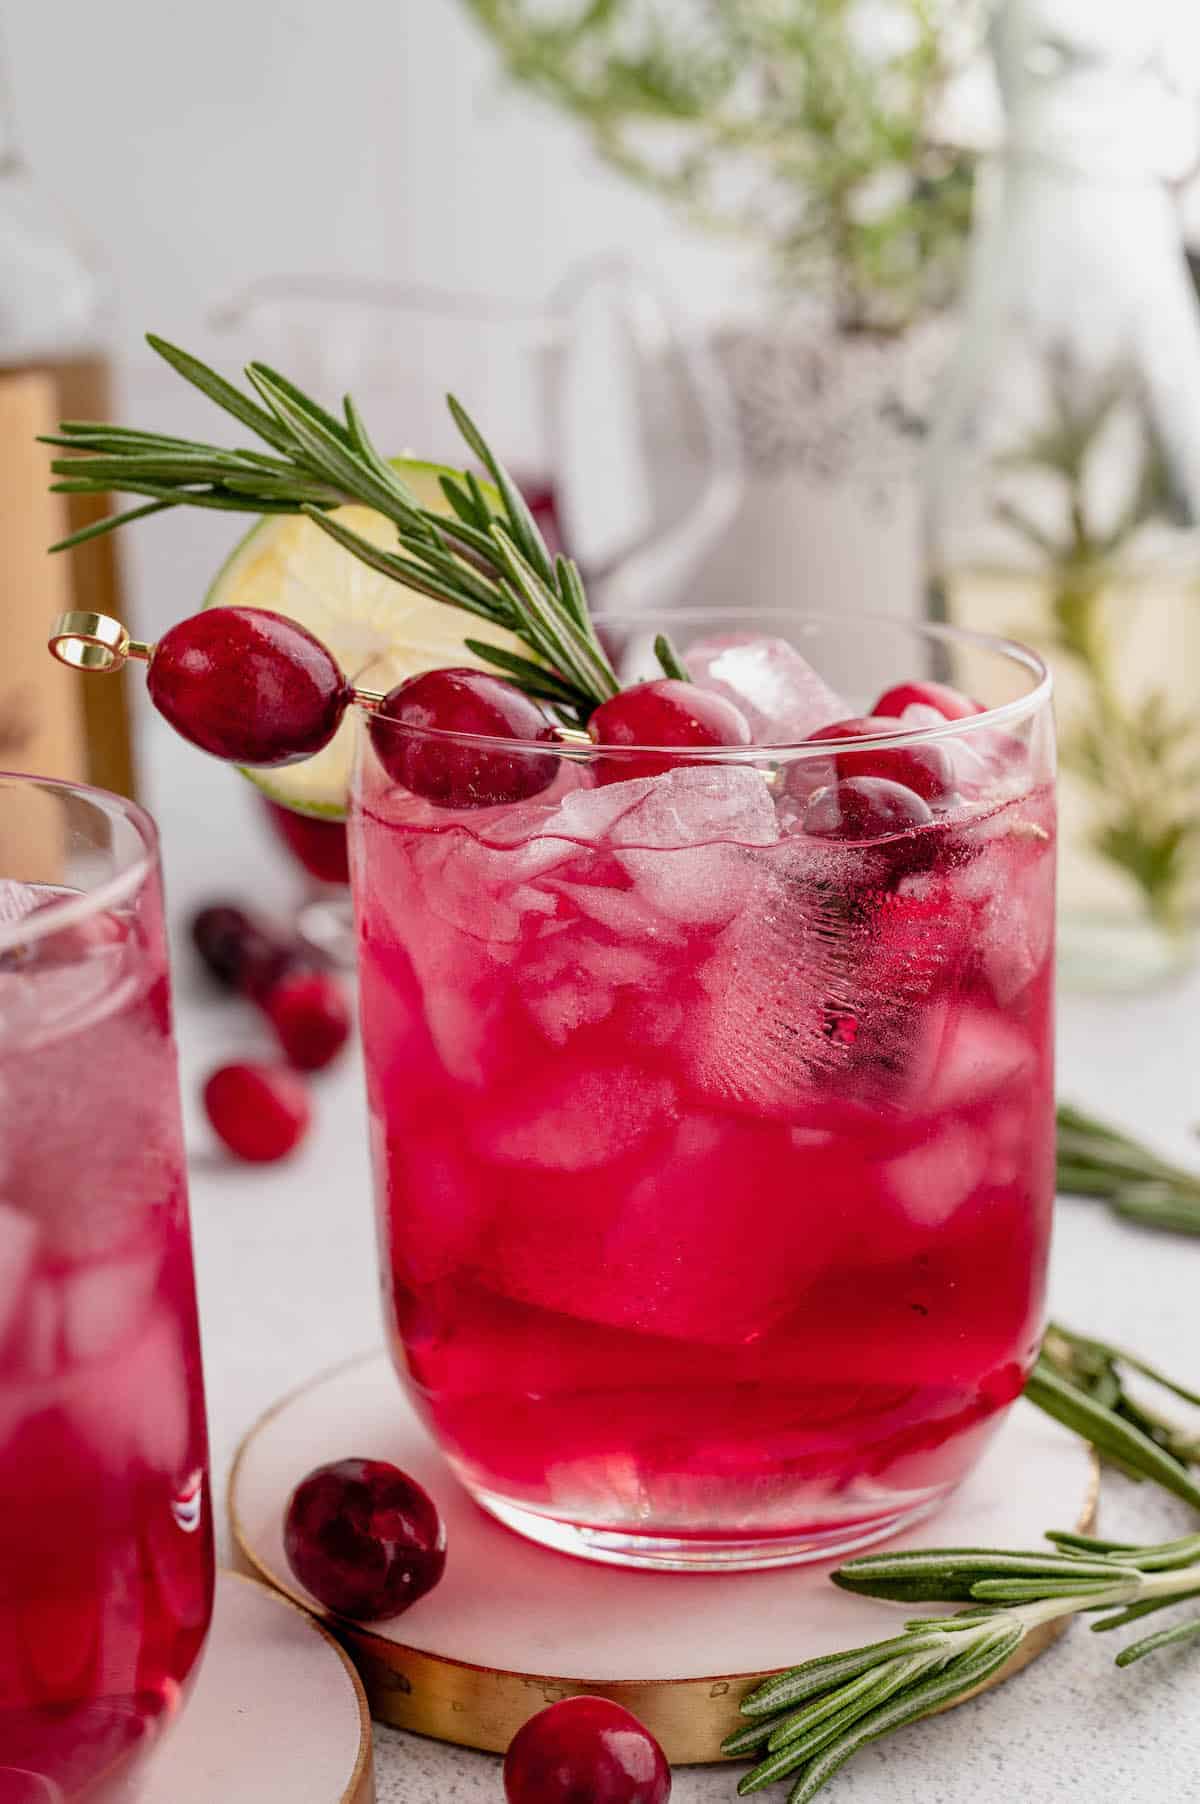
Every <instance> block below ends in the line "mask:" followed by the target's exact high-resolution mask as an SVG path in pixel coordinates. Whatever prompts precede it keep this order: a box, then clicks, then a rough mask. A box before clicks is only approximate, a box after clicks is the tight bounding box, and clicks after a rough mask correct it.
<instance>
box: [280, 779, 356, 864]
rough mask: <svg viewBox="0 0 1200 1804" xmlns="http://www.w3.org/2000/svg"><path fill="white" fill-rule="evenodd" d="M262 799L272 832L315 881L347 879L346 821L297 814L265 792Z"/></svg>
mask: <svg viewBox="0 0 1200 1804" xmlns="http://www.w3.org/2000/svg"><path fill="white" fill-rule="evenodd" d="M262 802H263V807H264V808H265V809H266V811H267V814H268V816H269V817H270V821H271V825H272V827H274V829H275V832H276V833H277V834H278V836H279V838H280V839H281V840H282V841H283V843H284V845H285V846H286V847H287V849H288V851H289V852H290V853H291V854H292V856H293V858H295V859H296V860H297V861H298V862H299V863H300V864H302V865H303V866H304V869H305V870H306V871H307V872H308V874H309V876H310V877H315V878H316V880H317V882H318V883H337V884H345V883H349V881H350V853H349V847H348V846H347V843H346V823H345V821H339V820H323V819H322V818H321V817H320V816H319V815H315V814H299V813H297V811H296V810H295V809H294V808H284V807H283V806H282V804H281V803H279V802H272V801H270V800H269V799H268V797H266V796H263V798H262Z"/></svg>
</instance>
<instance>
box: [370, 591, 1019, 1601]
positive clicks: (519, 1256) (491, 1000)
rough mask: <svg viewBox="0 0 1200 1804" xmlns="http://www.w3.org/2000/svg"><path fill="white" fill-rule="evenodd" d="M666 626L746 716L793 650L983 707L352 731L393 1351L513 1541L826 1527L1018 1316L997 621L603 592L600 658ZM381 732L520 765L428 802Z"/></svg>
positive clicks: (865, 1504)
mask: <svg viewBox="0 0 1200 1804" xmlns="http://www.w3.org/2000/svg"><path fill="white" fill-rule="evenodd" d="M660 625H661V626H667V627H669V629H670V631H671V634H672V637H673V639H674V641H675V644H676V645H677V646H678V647H679V648H680V649H681V650H683V651H684V653H685V655H688V656H689V661H690V662H691V663H692V668H693V670H695V668H696V663H697V660H698V661H700V662H702V663H703V664H704V666H705V668H706V670H707V671H708V673H709V678H710V680H712V681H714V682H715V683H717V684H719V683H720V681H721V680H722V674H723V671H725V670H726V669H728V670H729V671H730V672H731V673H732V674H733V675H734V676H735V677H736V679H737V681H736V683H735V685H734V686H735V688H736V687H737V686H738V685H739V684H741V685H743V686H744V685H745V684H746V683H747V682H748V683H749V684H750V685H751V687H756V693H757V694H758V697H759V700H760V702H761V718H760V720H758V721H757V722H756V723H754V724H755V725H756V728H757V730H756V734H755V737H756V738H757V739H767V740H768V741H769V740H770V739H771V738H772V737H779V738H780V739H781V740H785V739H786V733H785V732H779V731H778V723H779V722H780V721H786V719H787V714H788V708H789V705H790V700H791V699H795V700H796V701H797V702H798V704H801V705H806V704H807V702H808V701H810V700H811V695H809V694H807V693H805V694H800V693H798V694H797V695H796V696H795V697H794V698H790V697H789V686H790V685H793V684H794V685H798V689H799V690H800V691H804V690H805V686H806V685H807V684H808V682H809V678H810V677H811V671H809V672H808V675H807V676H806V675H805V674H804V672H805V669H806V668H807V667H801V665H800V662H799V660H798V659H796V657H795V651H794V650H793V649H790V648H796V649H798V650H799V651H800V652H801V653H803V656H804V658H805V659H807V660H808V663H809V664H810V665H812V666H814V667H815V668H816V670H817V671H818V672H819V673H820V676H821V677H822V678H823V679H824V682H825V684H827V685H828V686H829V692H830V694H831V696H832V702H831V706H832V709H833V711H834V713H836V712H837V710H838V709H839V708H840V713H841V714H842V715H843V716H845V715H853V714H856V713H858V714H869V713H870V712H871V711H872V704H873V700H874V698H876V697H878V696H879V694H880V692H881V691H883V690H885V689H888V688H890V687H891V686H892V685H894V684H895V683H897V682H898V681H900V680H901V679H905V678H913V677H933V678H936V679H941V680H948V681H950V682H953V683H954V684H956V685H957V687H958V688H959V689H961V690H963V691H965V692H966V693H967V694H968V695H972V696H977V697H978V698H979V699H980V701H981V702H982V703H983V704H985V708H986V711H984V712H981V713H975V714H971V715H969V716H967V717H966V718H963V719H959V720H947V719H944V718H941V717H940V716H939V715H937V714H936V713H933V712H932V710H930V709H928V708H925V709H922V708H921V707H920V705H919V704H918V706H917V709H916V712H915V713H914V712H911V711H910V712H908V713H905V714H904V715H903V718H901V719H893V720H890V721H888V722H887V723H886V724H887V726H888V727H890V728H891V729H893V731H895V730H896V729H898V730H899V732H900V735H901V736H900V737H895V736H891V737H889V738H887V739H884V738H882V737H876V738H874V739H872V738H870V737H867V738H864V739H862V740H861V741H855V743H854V750H853V751H848V750H846V749H845V748H842V749H838V748H835V747H831V746H829V745H827V744H824V743H820V742H818V743H807V744H792V745H789V744H787V743H780V744H770V743H760V744H754V745H751V746H747V747H745V748H739V749H737V750H736V751H731V750H730V749H728V748H721V749H720V750H717V751H700V752H696V751H692V752H689V753H688V754H687V755H686V756H685V755H682V754H680V755H676V754H672V753H665V752H663V751H661V750H655V751H653V752H652V753H648V752H644V751H643V752H639V751H637V750H636V749H633V750H625V749H618V748H615V747H612V746H609V745H606V746H603V747H592V746H584V745H581V746H578V747H567V748H565V749H561V750H556V751H555V752H553V753H549V754H548V753H547V752H546V750H545V748H544V746H542V747H539V748H538V749H537V750H534V749H533V748H528V749H525V750H522V749H521V748H519V747H518V748H514V744H513V742H512V741H511V740H505V741H498V742H489V741H485V740H479V741H477V742H474V743H472V741H471V740H470V739H469V738H468V737H467V736H455V735H448V734H446V733H440V732H437V731H436V730H432V729H426V730H423V731H418V730H417V729H414V728H411V727H402V726H399V725H391V726H386V727H385V726H384V725H383V723H381V722H378V721H377V722H376V726H375V729H374V734H375V735H376V737H374V739H372V738H370V737H369V736H368V735H366V734H363V735H362V736H361V740H362V744H361V748H360V756H359V763H358V772H357V779H356V789H355V795H354V802H353V818H352V833H351V842H352V865H353V884H354V889H355V900H356V908H357V915H358V930H359V941H360V968H361V986H362V1018H363V1035H364V1044H365V1053H366V1063H367V1076H368V1085H369V1093H370V1106H371V1124H372V1137H373V1153H374V1161H375V1174H376V1186H377V1198H378V1210H379V1223H380V1242H381V1255H382V1260H383V1273H384V1292H385V1297H386V1301H387V1310H388V1316H389V1324H390V1329H391V1335H392V1345H393V1350H394V1354H395V1357H396V1361H397V1365H398V1368H399V1370H400V1372H401V1374H402V1375H403V1377H404V1380H405V1383H406V1384H407V1386H408V1388H409V1390H410V1393H411V1394H412V1396H413V1397H414V1399H415V1400H416V1402H417V1404H418V1406H419V1408H420V1409H421V1411H422V1413H423V1414H424V1416H425V1419H426V1420H427V1422H428V1423H429V1424H430V1426H431V1428H432V1429H433V1432H434V1433H435V1435H436V1436H437V1438H438V1440H439V1442H440V1444H441V1446H442V1448H443V1449H444V1451H445V1453H446V1454H447V1456H448V1458H449V1459H450V1461H451V1463H452V1465H453V1466H454V1469H455V1470H456V1472H457V1473H458V1475H459V1476H460V1478H461V1479H462V1480H463V1482H464V1483H465V1484H466V1485H467V1487H468V1488H469V1489H470V1490H471V1491H472V1493H473V1494H474V1495H475V1497H476V1498H477V1499H478V1500H479V1501H480V1502H481V1503H482V1504H483V1505H484V1507H485V1508H487V1509H489V1510H490V1511H492V1513H493V1514H495V1515H496V1516H498V1517H499V1518H500V1519H501V1520H502V1521H504V1522H506V1523H508V1524H509V1525H510V1526H511V1527H513V1528H516V1529H518V1530H520V1531H521V1532H522V1533H524V1534H526V1535H528V1536H530V1537H532V1538H533V1539H535V1540H538V1541H541V1542H543V1543H545V1544H547V1545H549V1546H553V1547H556V1548H559V1549H562V1550H564V1551H568V1552H574V1553H579V1554H584V1555H586V1556H588V1557H591V1558H598V1559H608V1560H612V1561H616V1562H619V1563H624V1564H633V1565H647V1566H668V1567H672V1566H673V1567H679V1568H687V1569H714V1568H716V1569H730V1568H736V1567H753V1566H759V1565H768V1564H772V1563H782V1562H787V1561H794V1560H797V1559H803V1558H813V1557H826V1556H829V1555H833V1554H841V1553H844V1552H846V1551H847V1550H848V1549H851V1548H854V1547H859V1546H862V1545H864V1544H866V1543H868V1542H870V1541H872V1540H875V1539H877V1538H879V1537H880V1536H882V1535H884V1534H886V1533H889V1532H892V1531H894V1530H895V1529H897V1528H899V1527H901V1526H903V1525H904V1524H905V1523H907V1522H910V1521H912V1520H914V1519H915V1518H916V1517H917V1516H919V1515H921V1514H922V1513H924V1512H926V1511H927V1510H929V1509H931V1508H932V1507H934V1506H935V1505H936V1503H937V1502H938V1501H939V1500H940V1499H941V1498H942V1497H944V1496H945V1495H946V1494H947V1492H948V1491H949V1490H950V1489H951V1488H952V1487H953V1486H954V1485H955V1484H957V1483H958V1481H959V1480H960V1479H961V1478H962V1477H963V1476H964V1474H965V1473H966V1471H967V1470H968V1469H969V1467H970V1466H971V1464H972V1463H973V1462H974V1460H975V1459H976V1457H977V1456H978V1453H979V1451H980V1449H981V1447H982V1445H983V1442H984V1440H985V1439H986V1437H987V1436H988V1434H989V1433H990V1432H991V1430H992V1429H993V1428H994V1427H995V1426H996V1424H997V1423H998V1422H999V1420H1000V1419H1001V1418H1002V1415H1003V1412H1004V1411H1005V1409H1006V1407H1007V1406H1008V1405H1009V1404H1010V1403H1011V1402H1012V1401H1013V1400H1014V1399H1015V1397H1016V1396H1017V1395H1018V1394H1019V1392H1020V1390H1021V1388H1022V1385H1023V1383H1024V1380H1025V1377H1026V1375H1027V1373H1028V1370H1029V1367H1030V1365H1031V1363H1032V1360H1033V1358H1034V1356H1035V1353H1036V1349H1037V1345H1038V1341H1039V1338H1040V1332H1041V1326H1042V1291H1043V1279H1044V1272H1045V1263H1046V1254H1047V1248H1048V1241H1049V1227H1050V1208H1051V1201H1052V1195H1053V1072H1052V1051H1051V1039H1052V1026H1051V1003H1052V945H1053V889H1054V807H1053V733H1052V725H1051V717H1050V709H1049V683H1048V679H1047V678H1046V676H1045V672H1044V670H1043V668H1042V666H1041V665H1040V664H1039V662H1038V660H1037V659H1036V658H1035V657H1033V656H1032V655H1031V654H1029V653H1026V652H1024V651H1022V650H1020V649H1019V648H1017V647H1014V646H1010V645H1008V644H1006V643H1004V642H1002V641H999V640H989V639H985V638H982V637H977V636H973V635H970V634H962V633H955V632H952V631H950V630H949V629H945V628H937V627H924V628H922V627H914V626H908V625H906V624H901V623H899V622H895V621H889V620H884V619H875V620H871V619H854V618H841V619H819V618H812V619H804V618H802V617H795V616H793V617H789V618H781V617H779V616H771V617H755V616H754V615H752V614H749V613H741V614H739V615H737V616H736V617H732V618H726V619H721V618H720V617H719V616H716V615H704V616H695V615H693V616H686V615H677V616H675V617H673V618H670V619H663V620H662V621H655V620H653V619H651V618H647V617H645V616H642V617H639V618H636V619H631V620H627V621H620V620H609V621H601V623H600V630H601V636H602V638H603V639H604V642H605V645H606V649H607V650H608V651H609V652H610V654H611V656H612V659H613V663H614V666H615V668H616V669H617V671H618V673H619V675H620V677H621V679H622V681H623V682H625V683H628V682H630V681H634V680H636V679H637V678H638V677H639V676H641V675H645V676H650V675H653V674H654V665H653V661H652V659H651V657H650V647H651V643H652V637H653V633H654V631H655V630H656V628H657V627H658V626H660ZM748 647H749V648H750V649H747V648H748ZM747 658H748V659H749V660H750V663H749V665H747V663H746V660H747ZM723 659H732V663H729V664H727V665H726V664H723V663H722V660H723ZM756 659H757V666H755V660H756ZM741 699H743V700H744V694H743V695H742V697H741ZM829 717H831V716H829ZM772 721H774V723H775V728H776V730H775V731H774V732H773V731H772ZM380 732H385V733H394V734H396V735H408V737H409V739H410V741H412V747H413V749H414V751H415V752H419V754H420V756H422V757H433V758H441V757H445V756H449V757H452V758H467V759H470V758H473V757H475V756H477V755H478V756H481V757H486V756H488V755H489V752H490V753H491V754H493V755H494V754H495V753H496V752H497V751H500V750H502V751H503V754H504V756H505V757H506V758H507V759H510V760H519V759H521V758H526V759H529V760H542V761H545V760H546V759H547V757H550V758H553V759H555V760H557V769H556V774H555V776H554V780H553V783H552V784H551V785H550V786H549V787H545V786H544V778H543V777H537V778H535V779H534V780H533V781H531V783H530V785H529V786H528V787H529V791H531V792H538V791H540V793H532V795H531V799H526V800H522V801H516V802H509V803H504V804H500V805H494V806H490V807H483V808H480V807H475V808H461V809H460V808H454V807H447V806H445V805H438V804H435V803H433V802H430V801H428V800H422V799H419V798H418V797H417V796H415V795H413V794H411V793H409V792H408V791H407V790H406V789H405V788H403V787H402V786H401V785H399V784H398V783H397V782H395V781H394V780H393V778H392V777H390V776H389V775H388V772H387V770H385V768H384V764H383V763H382V762H381V761H380V758H379V756H378V746H379V744H380V743H381V742H380V740H379V738H378V737H377V735H378V734H379V733H380ZM798 736H802V735H798ZM906 756H907V757H908V760H909V763H908V766H906V767H905V768H907V769H909V770H910V773H911V772H912V771H916V772H918V773H921V772H923V773H924V776H923V777H921V779H920V782H919V784H918V787H921V786H924V787H925V789H926V790H927V793H928V794H929V795H930V796H931V798H932V800H931V805H930V806H929V807H924V808H923V809H922V810H920V811H919V812H918V811H917V810H914V811H913V818H911V819H908V820H904V819H897V820H896V821H894V822H893V823H892V825H891V826H886V825H885V826H883V827H880V826H878V825H876V826H872V825H871V824H870V822H864V823H860V824H859V826H858V827H857V828H853V824H852V823H850V824H849V827H850V828H851V829H852V830H848V826H847V823H845V822H839V820H838V819H837V818H834V817H832V816H830V817H829V818H825V817H826V815H827V814H828V808H825V809H824V812H823V806H817V805H816V804H814V801H813V798H814V796H815V795H816V794H817V792H819V791H821V790H823V789H825V790H826V793H827V794H828V793H833V792H832V791H829V790H828V789H827V786H828V785H830V784H831V782H832V781H833V780H834V778H835V777H846V776H849V775H850V774H852V773H854V772H857V773H859V774H862V773H869V772H870V771H871V770H872V769H875V768H876V767H878V770H880V771H885V772H886V771H891V772H892V773H893V774H894V773H895V771H896V770H897V769H898V768H900V767H898V766H897V765H896V764H895V760H896V759H897V758H900V759H901V760H903V759H904V758H905V757H906ZM855 758H857V759H858V760H859V762H858V763H857V764H855V763H854V762H853V760H854V759H855ZM881 758H882V763H881V762H880V759H881ZM889 758H890V759H891V760H892V763H891V764H890V765H889V764H888V760H889ZM872 760H874V764H872ZM388 762H389V764H390V765H391V766H392V768H393V769H395V768H396V761H395V760H393V759H390V758H389V760H388ZM930 773H932V775H930ZM913 781H914V782H916V781H918V778H917V777H914V778H913ZM514 787H515V788H516V789H519V788H520V787H521V786H520V784H517V785H515V786H514ZM914 800H915V798H914Z"/></svg>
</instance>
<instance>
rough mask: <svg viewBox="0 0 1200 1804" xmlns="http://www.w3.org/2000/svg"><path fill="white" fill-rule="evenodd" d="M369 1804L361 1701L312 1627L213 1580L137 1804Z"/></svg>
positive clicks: (227, 1576)
mask: <svg viewBox="0 0 1200 1804" xmlns="http://www.w3.org/2000/svg"><path fill="white" fill-rule="evenodd" d="M285 1798H286V1799H287V1804H375V1782H374V1775H373V1770H372V1760H371V1723H370V1718H369V1717H368V1715H367V1704H366V1698H365V1697H364V1695H363V1690H362V1687H361V1685H360V1684H359V1682H358V1678H357V1675H356V1674H355V1672H354V1669H353V1667H352V1666H351V1665H350V1663H349V1661H348V1660H347V1659H346V1657H345V1655H344V1654H343V1652H342V1650H341V1648H340V1647H339V1646H338V1645H337V1643H336V1642H335V1641H333V1640H332V1638H331V1637H330V1636H329V1635H327V1634H326V1633H325V1631H324V1630H323V1629H322V1628H321V1627H320V1625H319V1624H318V1623H316V1622H314V1621H313V1619H312V1617H311V1616H309V1615H306V1614H305V1613H304V1612H302V1611H300V1610H297V1609H295V1608H294V1607H293V1606H292V1605H291V1604H290V1603H288V1602H287V1600H286V1599H285V1598H282V1597H280V1596H278V1595H277V1594H276V1593H275V1592H273V1591H268V1590H267V1589H266V1588H265V1587H264V1586H263V1585H259V1584H255V1583H254V1581H253V1580H252V1579H248V1578H244V1577H243V1576H242V1575H241V1574H240V1573H237V1572H221V1573H218V1575H217V1596H216V1605H215V1608H214V1610H213V1622H212V1629H211V1631H210V1633H209V1638H208V1644H207V1646H206V1648H205V1650H204V1656H203V1659H202V1661H201V1665H200V1671H199V1673H198V1675H197V1678H196V1683H195V1687H194V1689H193V1691H192V1695H191V1697H190V1698H189V1699H188V1702H187V1706H186V1708H185V1709H184V1711H183V1714H182V1715H181V1716H180V1718H179V1721H178V1722H177V1723H174V1724H172V1726H171V1729H170V1732H169V1733H168V1734H167V1735H165V1736H164V1737H163V1741H162V1745H161V1746H160V1747H158V1748H156V1749H155V1752H154V1757H153V1760H152V1761H151V1762H150V1763H149V1769H148V1772H147V1775H146V1779H145V1781H144V1783H143V1786H142V1789H141V1790H140V1791H139V1792H138V1794H137V1804H217V1800H220V1804H280V1801H281V1800H283V1799H285Z"/></svg>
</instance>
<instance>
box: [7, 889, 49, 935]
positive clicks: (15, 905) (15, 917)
mask: <svg viewBox="0 0 1200 1804" xmlns="http://www.w3.org/2000/svg"><path fill="white" fill-rule="evenodd" d="M45 899H46V891H45V889H44V888H43V887H42V886H41V885H38V884H33V883H18V882H17V880H16V879H15V878H14V877H0V927H8V926H11V925H12V924H13V923H14V922H16V921H23V920H24V919H25V916H26V915H29V914H32V913H33V911H34V909H35V908H40V907H41V905H42V903H43V902H44V901H45Z"/></svg>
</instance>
